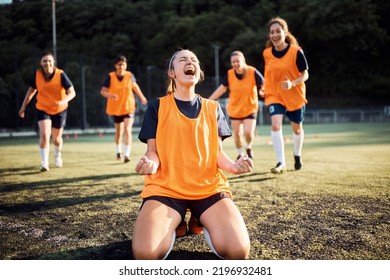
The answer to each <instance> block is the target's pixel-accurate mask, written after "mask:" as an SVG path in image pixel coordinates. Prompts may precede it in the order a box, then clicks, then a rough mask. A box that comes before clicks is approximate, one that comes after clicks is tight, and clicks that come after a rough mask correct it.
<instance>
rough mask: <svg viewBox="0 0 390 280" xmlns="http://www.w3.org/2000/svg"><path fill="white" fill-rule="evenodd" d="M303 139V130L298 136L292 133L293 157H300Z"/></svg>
mask: <svg viewBox="0 0 390 280" xmlns="http://www.w3.org/2000/svg"><path fill="white" fill-rule="evenodd" d="M304 138H305V132H304V131H303V129H302V130H301V133H300V134H299V135H296V134H295V133H293V140H294V155H295V156H301V154H302V146H303V139H304Z"/></svg>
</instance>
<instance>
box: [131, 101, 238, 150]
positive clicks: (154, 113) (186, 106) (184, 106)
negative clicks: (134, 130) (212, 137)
mask: <svg viewBox="0 0 390 280" xmlns="http://www.w3.org/2000/svg"><path fill="white" fill-rule="evenodd" d="M175 102H176V105H177V107H178V108H179V110H180V112H182V113H183V114H184V115H185V116H186V117H188V118H192V119H194V118H196V117H197V116H198V115H199V112H200V109H201V107H202V99H201V97H200V96H199V95H197V96H196V98H194V99H193V100H191V101H181V100H177V99H176V98H175ZM159 107H160V100H159V99H153V100H151V101H149V102H148V107H147V109H146V112H145V115H144V119H143V122H142V126H141V131H140V132H139V135H138V139H139V140H140V141H141V142H143V143H146V142H147V140H148V139H155V138H156V133H157V124H158V109H159ZM217 122H218V135H219V136H220V137H221V138H222V140H224V139H225V138H227V137H230V136H231V135H232V132H231V130H230V127H229V125H228V123H227V121H226V117H225V115H224V113H223V111H222V109H221V106H219V105H218V115H217Z"/></svg>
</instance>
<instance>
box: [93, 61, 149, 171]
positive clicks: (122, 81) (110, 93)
mask: <svg viewBox="0 0 390 280" xmlns="http://www.w3.org/2000/svg"><path fill="white" fill-rule="evenodd" d="M114 66H115V71H113V72H110V73H109V74H108V76H107V78H106V80H105V81H104V83H103V86H102V89H101V91H100V94H101V95H102V96H103V97H105V98H107V107H106V113H107V115H110V116H112V117H113V119H114V124H115V144H116V158H117V159H118V160H121V159H122V139H123V134H124V136H125V139H124V144H125V147H124V162H125V163H126V162H129V161H130V153H131V144H132V130H133V123H134V114H135V107H136V102H135V97H134V92H135V93H136V94H137V95H138V97H139V98H140V100H141V102H142V104H143V105H146V103H147V102H148V101H147V100H146V98H145V96H144V95H143V93H142V91H141V89H140V87H139V86H138V84H137V82H136V79H135V77H134V75H133V73H131V72H130V71H127V70H126V69H127V59H126V57H124V56H122V55H121V56H119V57H118V58H117V59H116V61H115V64H114Z"/></svg>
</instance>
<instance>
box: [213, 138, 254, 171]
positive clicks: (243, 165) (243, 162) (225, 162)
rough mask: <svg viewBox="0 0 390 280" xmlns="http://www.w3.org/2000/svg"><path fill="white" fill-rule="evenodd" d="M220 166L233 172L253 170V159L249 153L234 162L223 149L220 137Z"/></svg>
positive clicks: (218, 161) (218, 159)
mask: <svg viewBox="0 0 390 280" xmlns="http://www.w3.org/2000/svg"><path fill="white" fill-rule="evenodd" d="M217 163H218V168H220V169H222V170H223V171H227V172H230V173H233V174H241V173H246V172H252V170H253V161H252V159H250V158H249V157H248V156H247V155H245V156H242V157H241V158H240V159H239V160H237V161H236V162H234V161H233V160H232V159H231V158H230V157H229V156H228V155H227V154H226V153H225V152H224V150H223V148H222V140H221V139H219V152H218V158H217Z"/></svg>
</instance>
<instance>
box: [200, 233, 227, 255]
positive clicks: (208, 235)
mask: <svg viewBox="0 0 390 280" xmlns="http://www.w3.org/2000/svg"><path fill="white" fill-rule="evenodd" d="M203 236H204V239H206V241H207V244H209V247H210V249H211V251H213V253H214V254H215V255H216V256H217V257H219V258H221V259H223V258H222V257H221V256H220V255H218V253H217V250H215V248H214V246H213V243H212V242H211V238H210V233H209V232H208V231H207V229H206V228H205V227H204V228H203Z"/></svg>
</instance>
